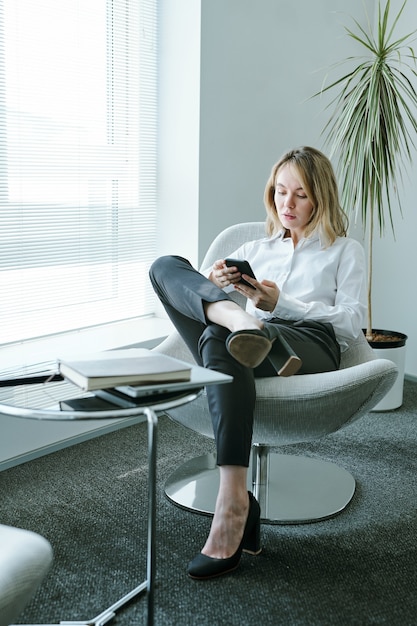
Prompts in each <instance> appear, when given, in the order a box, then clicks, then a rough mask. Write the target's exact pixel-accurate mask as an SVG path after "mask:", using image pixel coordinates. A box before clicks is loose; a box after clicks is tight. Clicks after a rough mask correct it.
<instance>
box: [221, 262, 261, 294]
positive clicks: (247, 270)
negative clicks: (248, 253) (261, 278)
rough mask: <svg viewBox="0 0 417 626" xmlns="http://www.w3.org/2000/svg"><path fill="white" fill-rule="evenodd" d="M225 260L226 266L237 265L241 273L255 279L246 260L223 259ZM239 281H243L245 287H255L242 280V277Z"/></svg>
mask: <svg viewBox="0 0 417 626" xmlns="http://www.w3.org/2000/svg"><path fill="white" fill-rule="evenodd" d="M225 261H226V265H227V267H237V269H238V270H239V272H240V273H241V274H247V275H248V276H250V277H251V278H254V279H255V280H256V276H255V274H254V273H253V269H252V268H251V266H250V265H249V262H248V261H242V260H241V259H225ZM239 282H240V283H243V284H244V285H246V286H247V287H250V288H251V289H255V287H254V286H253V285H251V284H249V283H248V282H247V281H246V280H243V278H241V279H240V281H239Z"/></svg>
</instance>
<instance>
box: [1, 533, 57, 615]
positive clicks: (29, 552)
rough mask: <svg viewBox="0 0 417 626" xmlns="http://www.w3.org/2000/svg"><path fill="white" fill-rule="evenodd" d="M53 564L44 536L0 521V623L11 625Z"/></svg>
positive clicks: (50, 550) (48, 544)
mask: <svg viewBox="0 0 417 626" xmlns="http://www.w3.org/2000/svg"><path fill="white" fill-rule="evenodd" d="M51 563H52V547H51V544H50V543H49V541H47V540H46V539H45V538H44V537H41V536H40V535H38V534H36V533H34V532H32V531H29V530H22V529H21V528H13V527H11V526H4V525H3V524H0V626H8V625H9V624H11V623H12V621H13V620H14V619H15V618H16V617H17V616H18V615H19V614H20V613H21V611H22V610H23V609H24V608H25V606H26V604H27V603H28V602H29V600H30V599H31V598H32V596H33V595H34V593H35V591H36V589H37V588H38V586H39V585H40V583H41V581H42V579H43V578H44V576H45V575H46V573H47V572H48V570H49V567H50V565H51Z"/></svg>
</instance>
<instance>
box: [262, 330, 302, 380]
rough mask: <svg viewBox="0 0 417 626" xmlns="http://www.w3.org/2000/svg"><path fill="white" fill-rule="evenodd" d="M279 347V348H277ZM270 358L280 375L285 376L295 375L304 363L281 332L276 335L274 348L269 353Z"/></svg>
mask: <svg viewBox="0 0 417 626" xmlns="http://www.w3.org/2000/svg"><path fill="white" fill-rule="evenodd" d="M278 346H279V347H278ZM277 347H278V349H276V348H277ZM268 359H269V361H270V362H271V363H272V365H273V366H274V368H275V370H276V372H277V374H278V376H283V377H285V376H294V374H296V373H297V372H298V370H299V369H300V367H301V366H302V364H303V362H302V360H301V359H300V357H299V356H298V355H297V354H296V353H295V352H294V350H293V349H292V348H291V346H290V345H289V343H288V342H287V341H286V339H284V337H282V335H280V334H279V335H277V336H276V342H275V344H274V348H273V349H272V350H271V352H270V353H269V354H268Z"/></svg>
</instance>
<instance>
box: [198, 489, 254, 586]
mask: <svg viewBox="0 0 417 626" xmlns="http://www.w3.org/2000/svg"><path fill="white" fill-rule="evenodd" d="M248 495H249V512H248V517H247V520H246V524H245V529H244V531H243V537H242V541H241V542H240V545H239V547H238V549H237V550H236V552H235V553H234V554H232V556H230V557H229V558H227V559H214V558H212V557H211V556H206V555H205V554H202V553H201V552H200V554H197V556H196V557H195V558H194V559H193V560H192V561H191V562H190V564H189V565H188V568H187V573H188V575H189V576H191V578H195V579H196V580H206V579H208V578H215V577H216V576H222V575H223V574H228V573H229V572H232V571H233V570H235V569H236V568H237V567H238V565H239V563H240V558H241V556H242V552H248V553H249V554H253V555H256V554H259V553H260V552H261V550H262V548H261V531H260V528H261V509H260V507H259V504H258V501H257V500H256V499H255V498H254V497H253V495H252V493H251V492H250V491H248Z"/></svg>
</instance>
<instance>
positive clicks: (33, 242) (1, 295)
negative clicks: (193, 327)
mask: <svg viewBox="0 0 417 626" xmlns="http://www.w3.org/2000/svg"><path fill="white" fill-rule="evenodd" d="M0 7H1V8H0V10H1V13H0V203H1V204H0V236H1V246H0V344H4V343H9V342H16V341H22V340H25V339H29V338H34V337H40V336H43V335H49V334H54V333H59V332H63V331H68V330H73V329H77V328H85V327H88V326H92V325H97V324H104V323H108V322H112V321H116V320H122V319H128V318H132V317H137V316H144V315H147V314H150V313H151V312H152V303H153V297H152V294H151V289H150V287H149V281H148V275H147V271H148V266H149V263H150V261H151V260H152V259H153V258H154V257H155V249H156V243H155V239H156V238H155V224H156V216H155V213H156V201H155V197H156V193H155V187H156V105H157V101H156V93H157V44H156V42H157V10H156V0H58V1H57V0H0Z"/></svg>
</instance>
